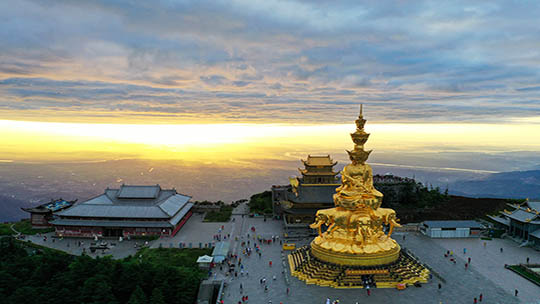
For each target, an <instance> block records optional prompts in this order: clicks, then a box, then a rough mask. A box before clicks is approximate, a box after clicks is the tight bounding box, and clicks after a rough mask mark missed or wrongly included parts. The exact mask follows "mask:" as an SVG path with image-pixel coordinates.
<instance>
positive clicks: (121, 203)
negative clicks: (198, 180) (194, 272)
mask: <svg viewBox="0 0 540 304" xmlns="http://www.w3.org/2000/svg"><path fill="white" fill-rule="evenodd" d="M190 199H191V197H190V196H186V195H183V194H179V193H178V192H176V190H175V189H174V188H173V189H161V187H160V186H159V185H153V186H128V185H122V186H121V187H120V188H119V189H109V188H107V189H106V190H105V193H103V194H101V195H99V196H96V197H94V198H91V199H89V200H87V201H84V202H80V203H76V204H75V205H74V206H73V207H71V208H69V209H66V210H63V211H60V212H58V213H56V214H55V216H56V219H54V220H53V221H51V222H50V223H51V224H52V225H54V227H55V231H56V235H57V236H78V237H95V236H101V237H120V236H123V237H127V236H145V235H165V236H174V235H175V234H176V233H177V232H178V230H180V228H181V227H182V226H183V225H184V223H185V222H186V221H187V220H188V219H189V217H190V216H191V214H192V211H191V208H192V207H193V203H191V202H190Z"/></svg>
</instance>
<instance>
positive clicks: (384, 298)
mask: <svg viewBox="0 0 540 304" xmlns="http://www.w3.org/2000/svg"><path fill="white" fill-rule="evenodd" d="M251 225H254V226H255V227H256V228H257V233H260V234H262V235H268V236H271V235H272V234H273V235H276V234H279V233H280V232H281V222H279V221H273V220H269V221H268V222H266V223H264V222H263V221H262V219H254V218H248V219H246V228H247V229H249V227H251ZM395 238H396V239H398V240H400V242H402V243H404V245H405V246H407V247H409V248H410V249H411V251H413V252H414V253H415V254H416V255H417V256H418V257H419V258H421V259H422V261H424V262H426V263H428V264H429V265H431V267H433V268H434V269H435V270H436V271H438V272H439V273H440V274H441V275H442V276H443V277H444V278H446V280H447V283H446V284H443V287H442V289H441V290H440V291H439V290H438V288H437V284H438V283H439V281H438V280H437V279H435V278H434V279H433V280H432V281H430V282H429V283H428V284H425V285H423V286H422V287H421V288H416V287H410V288H407V289H406V290H404V291H398V290H395V289H372V293H371V296H369V297H368V296H367V294H366V291H365V290H363V289H334V288H328V287H320V286H315V285H307V284H305V282H303V281H300V280H298V279H296V278H294V277H293V278H291V280H290V284H289V285H287V283H286V280H285V275H284V274H283V273H282V271H283V270H284V268H283V265H282V264H281V247H280V246H279V244H274V245H261V249H262V252H263V255H262V258H259V257H258V256H257V255H256V254H255V255H252V256H251V257H244V256H242V258H243V264H244V267H245V270H247V271H249V277H241V276H240V275H239V277H237V278H233V279H232V280H231V278H228V280H227V282H228V286H227V287H226V288H225V297H224V299H225V303H238V301H239V300H240V299H241V297H242V295H248V296H249V299H250V303H268V301H269V300H272V303H280V302H283V303H295V304H303V303H305V304H308V303H309V304H312V303H325V301H326V298H330V299H331V300H335V299H339V300H340V303H343V304H348V303H351V304H354V303H356V302H359V303H362V302H364V303H365V302H367V301H369V303H434V304H439V303H473V299H474V297H478V296H479V294H480V293H483V296H484V300H483V301H482V303H501V304H512V303H533V302H531V301H529V300H528V299H526V297H525V296H523V297H522V296H521V295H520V296H519V297H514V296H513V294H511V293H510V291H512V292H513V290H508V289H509V288H506V289H502V288H500V287H499V286H498V285H496V284H495V283H493V282H492V281H490V280H489V279H487V278H486V277H485V276H483V275H482V274H480V272H479V271H478V270H477V269H476V268H475V267H474V265H473V267H471V268H469V269H467V270H465V267H464V264H465V261H464V260H462V259H461V258H460V257H458V263H457V264H456V265H454V264H453V263H451V262H450V261H449V260H448V259H445V258H444V252H445V251H446V249H445V248H443V247H441V246H440V245H439V244H438V243H437V242H436V241H433V240H432V239H429V238H426V237H424V236H421V235H408V236H407V238H406V240H405V241H404V242H403V240H402V237H401V236H400V235H395ZM309 241H310V240H309V239H306V240H303V241H301V242H300V244H299V245H301V244H302V243H303V244H305V243H308V242H309ZM269 260H272V262H273V265H272V267H269V266H268V261H269ZM286 267H288V266H287V265H286ZM218 272H219V271H218ZM274 275H276V278H277V279H276V280H275V281H274V280H272V277H273V276H274ZM219 276H221V273H220V274H219ZM263 276H264V277H266V280H267V285H268V287H269V290H268V291H267V292H265V291H264V287H263V285H261V284H260V283H259V280H260V278H262V277H263ZM240 284H242V285H243V291H244V293H242V294H241V293H240ZM287 287H289V288H290V294H289V295H287V294H286V289H287ZM252 299H254V301H253V300H252Z"/></svg>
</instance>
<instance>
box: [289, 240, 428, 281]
mask: <svg viewBox="0 0 540 304" xmlns="http://www.w3.org/2000/svg"><path fill="white" fill-rule="evenodd" d="M288 260H289V268H290V271H291V274H292V275H293V276H296V277H297V278H299V279H300V280H302V281H305V282H306V283H307V284H316V285H319V286H330V287H334V288H364V287H365V286H364V282H365V280H366V278H370V279H371V280H372V282H374V285H375V286H373V285H372V286H371V287H377V288H396V287H397V284H400V283H402V284H406V285H412V284H415V283H427V281H428V278H429V270H428V269H426V268H425V267H424V266H422V265H421V264H420V263H418V262H417V261H416V260H415V259H414V258H412V257H411V256H409V255H408V254H407V253H405V252H401V253H400V256H399V258H398V260H397V261H396V262H394V263H392V264H389V265H380V266H369V267H354V266H341V265H335V264H331V263H327V262H323V261H320V260H318V259H317V258H315V257H314V256H313V255H311V252H310V249H309V247H307V246H305V247H301V248H299V249H297V250H295V251H293V252H292V253H291V254H289V256H288Z"/></svg>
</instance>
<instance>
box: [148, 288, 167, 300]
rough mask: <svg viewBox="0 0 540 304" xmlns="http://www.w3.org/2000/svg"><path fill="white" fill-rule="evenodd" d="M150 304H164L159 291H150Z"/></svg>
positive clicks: (157, 289) (155, 289)
mask: <svg viewBox="0 0 540 304" xmlns="http://www.w3.org/2000/svg"><path fill="white" fill-rule="evenodd" d="M150 304H165V298H163V293H162V292H161V289H159V288H157V287H156V288H154V290H152V297H150Z"/></svg>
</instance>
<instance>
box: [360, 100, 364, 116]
mask: <svg viewBox="0 0 540 304" xmlns="http://www.w3.org/2000/svg"><path fill="white" fill-rule="evenodd" d="M363 105H364V104H363V103H361V104H360V116H359V117H362V116H363V115H362V106H363Z"/></svg>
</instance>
